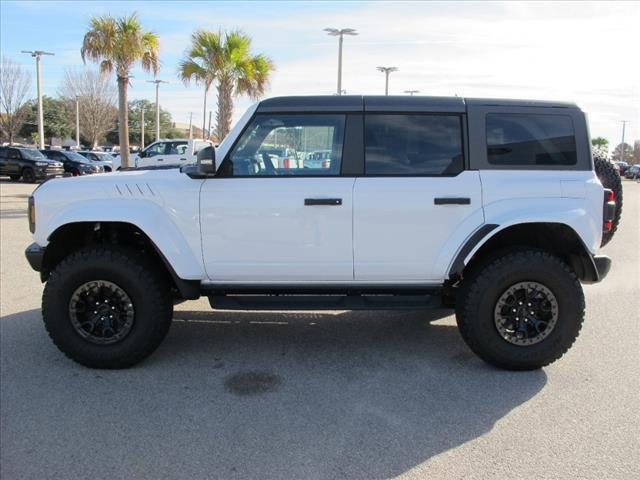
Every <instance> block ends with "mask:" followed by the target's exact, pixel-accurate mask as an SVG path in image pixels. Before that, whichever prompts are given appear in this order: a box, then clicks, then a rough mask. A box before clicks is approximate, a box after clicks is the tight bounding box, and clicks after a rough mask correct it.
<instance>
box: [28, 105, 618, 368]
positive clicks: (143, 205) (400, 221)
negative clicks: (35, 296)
mask: <svg viewBox="0 0 640 480" xmlns="http://www.w3.org/2000/svg"><path fill="white" fill-rule="evenodd" d="M278 149H281V150H284V151H287V157H288V158H289V157H290V158H292V159H295V161H289V162H286V163H285V162H274V156H273V155H272V154H271V153H269V152H273V151H275V150H278ZM318 151H326V152H329V154H328V157H329V158H327V159H326V160H328V161H322V162H305V160H306V159H308V158H313V155H310V154H312V153H313V152H318ZM274 163H275V164H274ZM611 169H613V167H612V166H611ZM605 173H606V174H607V175H608V174H609V173H611V172H610V170H607V171H606V172H605ZM605 177H606V175H605ZM618 218H619V215H617V214H616V199H615V193H614V192H613V191H611V190H609V189H605V188H603V185H602V183H601V181H600V180H599V178H598V176H597V174H596V171H595V170H594V161H593V159H592V154H591V147H590V139H589V133H588V127H587V121H586V117H585V114H584V113H583V112H582V111H581V110H580V109H579V108H578V107H577V106H576V105H574V104H570V103H555V102H536V101H516V100H484V99H473V98H467V99H463V98H457V97H455V98H443V97H393V96H389V97H377V96H371V97H369V96H365V97H362V96H323V97H278V98H271V99H268V100H264V101H262V102H259V103H257V104H256V105H254V106H253V107H251V108H250V109H249V110H248V111H247V112H246V113H245V114H244V116H243V117H242V119H241V120H240V121H239V122H238V124H237V125H236V126H235V127H234V129H233V130H232V131H231V133H230V134H229V135H228V136H227V138H225V139H224V141H223V142H222V143H221V144H220V146H219V147H218V148H217V149H214V148H213V147H208V148H204V149H202V150H201V151H200V152H199V154H198V159H197V163H195V164H193V165H189V166H183V167H182V168H180V169H178V168H175V169H173V170H171V169H164V170H156V171H153V170H147V171H129V172H121V173H110V174H104V175H91V176H87V177H81V178H64V179H58V180H52V181H49V182H46V183H45V184H43V185H41V186H40V187H38V188H37V189H36V191H35V192H34V193H33V195H32V196H31V198H30V199H29V222H30V229H31V232H33V240H34V243H33V244H32V245H30V246H29V247H28V248H27V250H26V256H27V259H28V260H29V262H30V264H31V266H32V267H33V268H34V269H35V270H37V271H39V272H40V276H41V279H42V281H43V282H46V286H45V288H44V294H43V300H42V313H43V318H44V324H45V327H46V329H47V330H48V332H49V334H50V336H51V338H52V339H53V341H54V343H55V344H56V345H57V346H58V347H59V348H60V350H62V352H64V353H65V354H66V355H67V356H69V357H70V358H72V359H73V360H75V361H77V362H79V363H81V364H83V365H86V366H90V367H96V368H124V367H128V366H131V365H134V364H136V363H138V362H140V361H141V360H143V359H144V358H145V357H147V356H148V355H150V354H151V353H152V352H153V351H154V350H155V349H156V348H157V347H158V345H159V344H160V343H161V341H162V340H163V338H164V337H165V335H166V334H167V331H168V330H169V326H170V325H171V322H172V311H173V305H174V304H175V303H176V302H179V301H181V300H184V299H196V298H198V297H200V296H202V295H205V296H207V297H208V298H209V301H210V304H211V306H212V307H213V308H214V309H241V310H245V309H250V310H259V309H270V310H282V309H295V310H301V309H344V310H350V309H398V308H410V309H417V308H423V307H439V308H442V307H445V308H454V309H455V314H456V318H457V322H458V326H459V329H460V333H461V335H462V337H463V339H464V340H465V341H466V343H467V344H468V345H469V347H470V348H471V349H472V350H473V351H474V352H475V353H476V354H477V355H478V356H480V357H481V358H482V359H484V360H485V361H487V362H489V363H491V364H493V365H496V366H498V367H501V368H507V369H516V370H526V369H535V368H540V367H542V366H544V365H547V364H549V363H551V362H553V361H554V360H556V359H558V358H560V357H561V356H562V355H563V354H564V353H565V352H566V351H567V350H568V349H569V347H570V346H571V345H572V344H573V342H574V340H575V339H576V337H577V336H578V333H579V331H580V328H581V324H582V321H583V318H584V311H585V299H584V295H583V292H582V287H581V284H580V282H583V283H593V282H598V281H600V280H602V279H603V278H604V277H605V276H606V275H607V272H608V271H609V268H610V264H611V261H610V259H609V258H608V257H606V256H602V255H597V251H598V249H599V248H600V247H601V246H602V245H603V242H606V241H607V240H608V239H609V238H610V237H611V236H612V235H613V232H614V231H615V226H616V224H617V220H618Z"/></svg>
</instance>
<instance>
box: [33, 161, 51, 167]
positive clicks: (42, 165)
mask: <svg viewBox="0 0 640 480" xmlns="http://www.w3.org/2000/svg"><path fill="white" fill-rule="evenodd" d="M48 165H49V162H36V166H37V167H46V166H48Z"/></svg>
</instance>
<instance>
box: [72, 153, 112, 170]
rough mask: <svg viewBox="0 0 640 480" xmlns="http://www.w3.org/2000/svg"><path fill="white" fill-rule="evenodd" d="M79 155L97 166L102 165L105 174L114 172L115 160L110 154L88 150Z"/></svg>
mask: <svg viewBox="0 0 640 480" xmlns="http://www.w3.org/2000/svg"><path fill="white" fill-rule="evenodd" d="M78 153H79V154H80V155H82V156H83V157H85V158H86V159H88V160H91V161H92V162H93V163H95V164H96V165H100V166H101V167H102V168H103V169H104V171H105V172H111V171H112V170H113V161H114V158H113V157H112V156H111V155H110V154H109V153H106V152H97V151H88V150H83V151H79V152H78Z"/></svg>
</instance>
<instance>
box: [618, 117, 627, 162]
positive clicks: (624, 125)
mask: <svg viewBox="0 0 640 480" xmlns="http://www.w3.org/2000/svg"><path fill="white" fill-rule="evenodd" d="M620 123H622V143H621V144H620V149H621V150H622V151H621V152H620V161H621V162H624V130H625V127H626V126H627V123H629V120H620Z"/></svg>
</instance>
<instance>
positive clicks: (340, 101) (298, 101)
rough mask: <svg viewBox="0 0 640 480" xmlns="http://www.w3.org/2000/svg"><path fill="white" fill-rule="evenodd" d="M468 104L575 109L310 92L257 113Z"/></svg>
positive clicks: (438, 108) (451, 108) (267, 103)
mask: <svg viewBox="0 0 640 480" xmlns="http://www.w3.org/2000/svg"><path fill="white" fill-rule="evenodd" d="M468 106H504V107H543V108H550V107H551V108H578V107H577V105H576V104H575V103H569V102H554V101H543V100H512V99H495V98H463V97H429V96H407V95H389V96H385V95H364V96H363V95H311V96H291V97H272V98H268V99H266V100H263V101H261V102H260V104H259V105H258V110H257V111H258V112H259V113H269V112H270V113H275V112H291V113H294V112H362V111H376V112H390V111H395V112H400V111H402V112H453V113H456V112H458V113H463V112H465V111H466V109H467V107H468Z"/></svg>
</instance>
